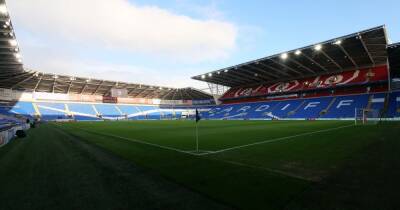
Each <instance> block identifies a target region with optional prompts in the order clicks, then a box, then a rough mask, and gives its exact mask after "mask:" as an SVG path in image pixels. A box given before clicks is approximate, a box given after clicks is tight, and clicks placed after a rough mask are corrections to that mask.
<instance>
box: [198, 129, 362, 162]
mask: <svg viewBox="0 0 400 210" xmlns="http://www.w3.org/2000/svg"><path fill="white" fill-rule="evenodd" d="M352 126H354V124H351V125H344V126H339V127H335V128H328V129H323V130H318V131H311V132H307V133H300V134H296V135H292V136H285V137H280V138H275V139H268V140H265V141H259V142H254V143H251V144H244V145H239V146H233V147H229V148H225V149H221V150H216V151H210V152H208V153H204V154H200V155H212V154H217V153H222V152H226V151H231V150H236V149H241V148H245V147H250V146H254V145H259V144H266V143H272V142H277V141H284V140H289V139H293V138H296V137H301V136H307V135H311V134H315V133H323V132H328V131H333V130H339V129H342V128H348V127H352Z"/></svg>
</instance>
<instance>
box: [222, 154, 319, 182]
mask: <svg viewBox="0 0 400 210" xmlns="http://www.w3.org/2000/svg"><path fill="white" fill-rule="evenodd" d="M216 160H218V161H220V162H223V163H228V164H232V165H237V166H242V167H246V168H254V169H259V170H263V171H268V172H270V173H274V174H279V175H283V176H288V177H292V178H296V179H301V180H304V181H310V182H316V181H320V180H316V179H313V178H308V177H304V176H300V175H296V174H293V173H288V172H285V171H281V170H276V169H271V168H266V167H260V166H255V165H249V164H245V163H240V162H236V161H231V160H221V159H216Z"/></svg>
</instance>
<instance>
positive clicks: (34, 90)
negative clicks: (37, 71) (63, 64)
mask: <svg viewBox="0 0 400 210" xmlns="http://www.w3.org/2000/svg"><path fill="white" fill-rule="evenodd" d="M42 79H43V74H42V76H40V78H39V80H38V81H37V83H36V85H35V88H33V92H36V89H37V88H38V87H39V84H40V82H41V81H42Z"/></svg>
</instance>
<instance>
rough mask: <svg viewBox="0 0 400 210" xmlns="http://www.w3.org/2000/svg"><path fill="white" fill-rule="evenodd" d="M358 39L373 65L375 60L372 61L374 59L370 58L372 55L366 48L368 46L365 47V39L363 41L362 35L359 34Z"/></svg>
mask: <svg viewBox="0 0 400 210" xmlns="http://www.w3.org/2000/svg"><path fill="white" fill-rule="evenodd" d="M358 39H359V40H360V42H361V44H362V46H363V48H364V50H365V52H366V53H367V55H368V58H369V60H371V63H372V65H373V66H375V61H374V59H373V58H372V55H371V53H370V52H369V50H368V48H367V45H366V44H365V41H364V39H363V37H362V36H361V34H360V35H359V36H358Z"/></svg>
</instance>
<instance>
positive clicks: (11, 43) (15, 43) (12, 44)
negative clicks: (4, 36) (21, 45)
mask: <svg viewBox="0 0 400 210" xmlns="http://www.w3.org/2000/svg"><path fill="white" fill-rule="evenodd" d="M8 43H10V45H11V46H13V47H15V46H17V44H18V43H17V40H15V39H10V40H9V41H8Z"/></svg>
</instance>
